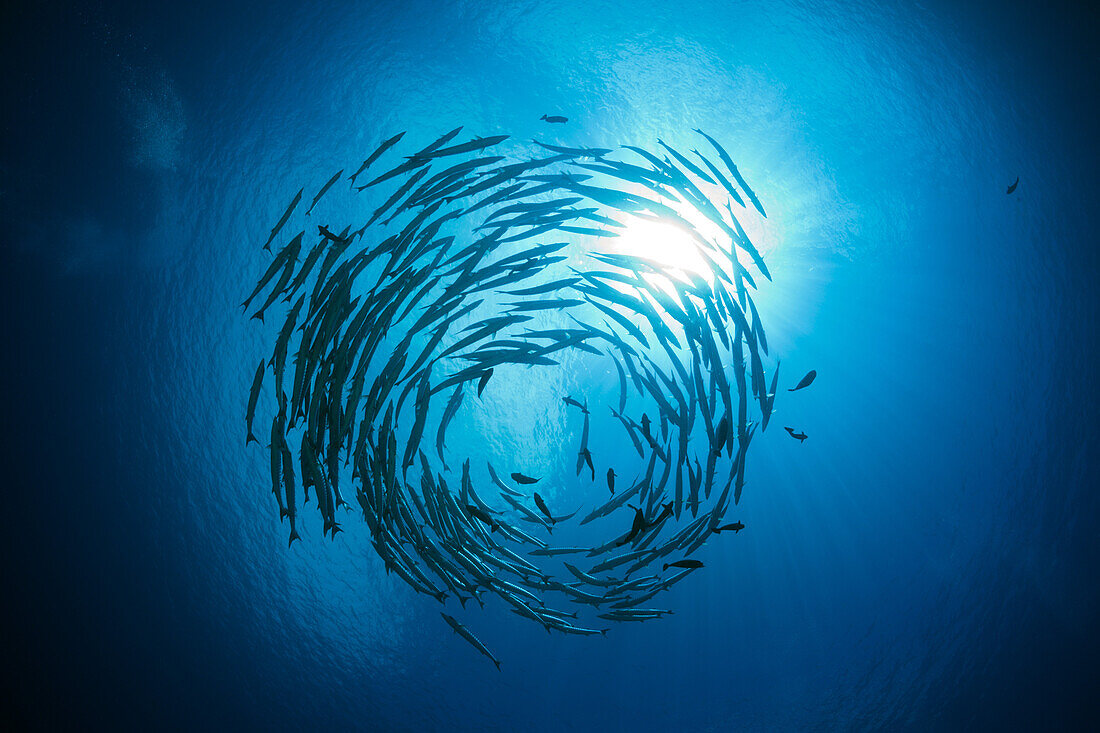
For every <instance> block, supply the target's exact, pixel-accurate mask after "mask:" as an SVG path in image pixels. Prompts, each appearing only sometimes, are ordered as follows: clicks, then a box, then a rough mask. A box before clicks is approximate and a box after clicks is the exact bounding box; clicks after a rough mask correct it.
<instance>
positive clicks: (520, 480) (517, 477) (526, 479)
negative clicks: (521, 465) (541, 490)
mask: <svg viewBox="0 0 1100 733" xmlns="http://www.w3.org/2000/svg"><path fill="white" fill-rule="evenodd" d="M512 480H513V481H515V482H516V483H517V484H537V483H538V482H539V479H537V478H531V477H530V476H524V475H523V474H522V473H518V472H516V473H513V474H512Z"/></svg>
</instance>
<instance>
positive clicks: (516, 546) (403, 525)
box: [243, 118, 812, 668]
mask: <svg viewBox="0 0 1100 733" xmlns="http://www.w3.org/2000/svg"><path fill="white" fill-rule="evenodd" d="M561 119H564V118H561ZM461 131H462V128H458V129H455V130H452V131H450V132H448V133H447V134H445V135H443V136H441V137H440V138H439V139H437V140H435V141H434V142H432V143H431V144H430V145H428V146H426V147H423V148H421V149H419V150H417V151H416V152H413V153H411V154H408V155H405V156H399V155H398V154H397V148H398V145H399V144H400V143H401V141H402V139H403V137H404V133H401V134H398V135H395V136H393V137H390V138H388V139H386V140H385V141H383V142H382V143H381V144H380V145H379V146H378V148H377V149H376V150H374V152H372V153H371V154H370V156H369V157H368V158H366V159H365V160H364V161H363V162H362V164H361V165H359V166H358V169H357V170H356V171H355V173H354V174H352V175H350V176H344V172H345V171H343V170H341V171H339V172H337V173H336V174H334V175H333V176H332V177H331V178H329V179H327V181H326V182H325V183H324V185H323V186H322V187H321V188H320V189H319V192H318V193H317V194H316V196H314V198H313V200H312V202H311V203H310V205H309V209H308V210H307V211H306V212H305V213H304V214H302V213H301V212H300V208H299V204H300V203H301V201H302V197H303V194H304V193H305V189H302V190H300V191H298V193H297V194H296V195H295V196H294V197H293V198H292V200H291V202H290V204H289V205H288V206H287V208H286V209H285V212H284V213H283V215H282V216H281V218H280V219H279V221H278V223H277V224H276V225H275V226H274V227H273V228H272V229H271V231H270V235H269V236H268V238H267V242H266V243H265V244H264V247H263V248H264V250H267V251H269V252H273V255H272V259H271V260H270V262H269V263H268V265H267V266H266V269H265V271H264V273H263V275H262V276H261V277H260V279H259V281H258V282H257V283H256V285H255V287H254V289H253V290H252V291H251V293H250V294H249V295H248V297H247V299H246V300H245V301H244V303H243V305H244V307H245V309H246V312H248V313H249V314H250V315H251V317H252V318H256V319H258V320H260V321H264V322H265V323H268V321H265V317H266V316H267V315H269V314H270V315H275V313H276V312H277V313H278V318H279V319H281V321H279V323H280V324H281V325H278V329H277V331H276V332H273V333H272V339H273V347H272V351H271V354H270V356H268V357H265V358H264V359H262V360H261V361H260V363H259V364H258V366H257V367H256V372H255V376H254V377H253V379H252V387H251V391H250V394H249V398H248V403H247V412H246V422H247V436H246V443H248V442H252V441H256V442H257V443H261V441H260V438H257V436H256V432H255V431H256V430H260V432H261V435H262V436H263V437H269V441H270V442H269V443H268V451H269V457H270V485H271V490H272V493H274V495H275V501H276V503H277V507H278V511H279V516H280V518H281V519H284V520H286V522H287V524H288V525H289V542H290V543H291V544H293V542H294V540H296V539H299V538H300V535H299V532H300V531H301V529H302V525H303V523H304V521H303V516H302V512H303V511H304V510H305V508H306V506H307V504H308V503H310V502H311V501H312V503H313V504H315V506H316V508H317V510H318V511H319V512H320V520H321V521H320V524H321V528H322V533H323V534H327V535H330V536H332V537H335V535H336V534H337V533H338V532H340V531H341V522H346V521H349V520H350V519H353V518H354V519H356V520H358V519H359V518H361V519H362V520H363V521H364V522H365V523H366V524H367V527H368V528H369V532H370V537H371V541H372V543H373V545H374V548H375V550H376V551H377V553H378V555H379V557H380V558H381V559H382V560H383V561H384V563H385V566H386V568H387V570H388V571H389V572H392V573H395V574H396V575H398V576H399V577H401V578H402V579H403V580H404V582H406V583H408V585H409V586H411V587H412V588H414V589H415V590H416V591H418V592H420V593H423V594H425V595H428V596H431V597H432V598H434V599H436V600H437V601H438V602H439V603H441V604H449V603H450V602H451V600H452V599H454V600H455V601H457V602H458V608H455V606H453V605H452V606H451V609H449V610H451V612H452V613H455V612H457V611H459V610H465V609H466V607H467V602H468V601H469V600H471V599H472V600H475V601H476V602H477V603H478V604H479V605H481V606H484V605H485V603H486V602H488V601H489V600H490V599H491V598H495V599H497V601H498V602H501V603H504V604H506V605H507V607H508V608H509V609H510V610H511V611H513V612H514V613H516V614H517V615H519V616H522V617H524V618H526V619H529V620H530V621H532V622H534V623H537V624H539V625H541V626H543V627H544V628H545V629H546V630H547V631H548V632H550V631H556V632H560V633H563V634H572V635H581V636H587V635H596V634H606V633H607V631H608V630H609V628H610V626H611V624H613V623H623V622H639V621H647V620H650V619H658V618H661V617H663V616H665V615H668V614H670V613H672V611H671V610H668V609H663V608H656V607H654V606H653V604H650V603H649V601H650V600H651V599H654V598H656V597H657V596H658V595H659V594H661V593H663V592H665V591H667V590H669V589H670V588H672V587H673V586H674V585H676V584H677V583H679V582H680V581H681V580H683V579H684V578H686V577H687V576H688V575H690V574H691V573H693V572H695V571H696V570H698V569H699V568H701V567H702V562H700V561H699V560H696V559H693V558H692V557H691V556H692V555H693V554H694V553H696V552H697V551H698V550H699V549H700V548H701V547H703V545H704V544H705V543H706V542H707V541H708V540H714V541H716V542H719V541H720V542H734V543H735V542H736V539H735V537H734V536H735V535H737V533H738V532H739V531H740V530H741V529H742V528H743V526H744V525H742V524H741V523H740V521H736V522H732V523H730V522H729V521H728V520H727V521H726V522H724V521H723V520H724V519H725V518H726V515H727V513H728V511H729V510H730V508H731V507H732V506H733V505H736V504H737V503H738V501H739V500H740V498H741V493H742V489H743V488H744V485H745V478H744V477H745V462H746V455H747V451H748V448H749V445H750V443H751V442H752V440H753V436H754V434H755V433H756V430H757V428H759V429H760V430H763V429H765V428H766V427H767V426H768V422H769V419H770V417H771V416H772V413H773V410H774V402H775V395H776V388H777V383H778V376H779V364H778V362H776V363H775V366H774V368H773V369H772V370H771V375H770V380H769V379H768V378H767V377H768V375H767V374H766V372H765V362H766V361H767V360H768V358H769V357H768V343H767V339H766V337H765V333H764V327H763V325H762V323H761V320H760V316H759V314H758V313H757V308H756V305H755V304H754V301H753V294H754V293H755V292H756V289H757V283H756V277H757V276H763V277H764V278H766V279H768V280H770V279H771V274H770V273H769V272H768V268H767V266H766V265H765V263H764V260H763V258H762V257H761V255H760V253H759V252H758V251H757V249H756V247H755V246H754V245H753V244H752V242H750V241H749V238H748V236H747V235H746V234H745V230H744V228H743V227H742V225H741V223H739V221H738V218H737V216H738V215H741V216H745V215H751V216H757V215H759V216H760V217H764V216H766V214H765V212H764V208H763V206H762V205H761V203H760V200H759V199H758V198H757V196H756V194H755V193H754V192H753V191H752V190H751V189H750V188H749V187H748V185H747V184H746V182H745V181H744V179H743V178H742V176H741V174H740V173H739V172H738V170H737V167H736V165H734V163H733V161H732V159H731V157H730V156H729V154H728V153H727V152H726V151H725V150H724V149H723V147H722V146H721V145H720V144H719V143H718V142H717V141H716V140H714V139H713V138H711V137H710V136H708V135H706V134H705V133H703V132H702V131H699V130H696V131H695V133H697V134H698V135H699V141H700V146H699V147H700V148H703V149H704V150H705V151H706V152H705V153H704V152H700V150H698V149H696V150H691V151H690V156H691V157H689V155H687V154H684V153H682V152H680V151H678V150H676V149H674V148H672V147H671V146H669V145H667V144H665V143H664V142H662V141H658V147H657V149H656V152H654V151H651V150H647V149H645V148H641V147H635V146H623V147H622V148H621V149H619V150H611V149H605V148H577V147H563V146H558V145H550V144H544V143H538V142H534V141H532V143H531V145H526V144H517V143H516V141H511V142H509V138H508V137H507V136H505V135H496V136H491V137H474V138H472V139H470V140H468V141H466V142H455V140H456V139H457V138H458V136H459V135H460V134H461ZM712 158H713V160H712ZM386 159H391V160H392V161H393V162H392V163H390V164H388V165H382V161H384V160H386ZM379 169H381V170H382V172H381V173H377V171H378V170H379ZM341 179H344V180H346V181H350V184H351V188H352V189H354V190H355V192H356V193H351V192H350V191H349V193H348V194H347V195H349V196H352V197H354V196H358V195H360V193H361V192H363V191H369V192H370V193H368V194H367V195H368V196H370V197H373V198H371V199H369V200H370V201H371V202H372V206H371V207H369V210H371V213H370V216H369V218H367V220H366V221H365V223H363V222H356V223H349V222H340V224H337V225H333V224H332V223H331V222H329V221H326V222H324V223H318V222H317V221H314V219H313V217H314V216H316V214H315V209H317V208H318V204H319V203H321V200H322V198H323V197H325V196H326V194H328V193H329V191H330V190H331V189H332V188H333V187H334V186H335V185H336V184H337V183H338V182H339V181H340V180H341ZM746 200H747V201H748V204H746ZM734 206H737V207H738V209H739V210H741V211H739V210H735V208H734ZM750 207H751V208H750ZM326 208H327V207H326V206H325V205H322V206H321V207H320V210H321V211H324V210H326ZM353 208H354V207H351V206H347V207H343V210H345V211H348V210H352V209H353ZM687 210H690V211H692V212H694V213H693V215H692V217H688V216H685V215H684V214H683V212H685V211H687ZM296 217H297V218H296ZM305 217H309V218H305ZM698 217H702V219H704V220H706V221H707V222H709V223H710V224H711V225H713V228H711V229H709V230H708V231H710V232H711V234H710V235H705V234H704V233H702V232H701V231H700V229H699V228H698V227H696V226H695V225H694V224H693V223H692V220H694V219H696V218H698ZM299 219H300V220H301V222H302V223H301V226H300V227H299V226H298V225H294V226H291V227H288V226H287V224H288V223H289V222H291V221H299ZM632 220H643V221H650V222H660V223H664V224H669V225H671V226H673V227H675V228H677V229H678V230H680V231H682V232H685V233H686V234H688V235H689V237H690V242H691V245H690V246H692V247H694V248H695V249H696V250H697V251H698V253H699V255H700V256H701V257H702V260H703V261H704V262H705V263H706V264H707V267H708V268H709V270H710V276H709V277H703V276H701V275H700V274H698V273H691V272H687V273H684V272H673V271H671V270H670V268H667V267H663V266H662V265H661V264H659V263H657V262H654V261H652V260H647V259H644V258H641V257H635V256H631V255H629V254H623V253H621V252H615V251H613V249H610V248H607V247H606V246H605V243H606V242H608V241H611V239H612V238H614V237H616V236H618V235H619V234H620V233H621V232H622V231H623V230H624V227H626V226H628V225H629V224H630V222H631V221H632ZM356 224H359V226H358V227H357V228H355V227H356ZM715 231H717V232H720V233H721V234H720V236H714V235H713V232H715ZM287 232H292V233H291V234H289V235H288V234H287ZM277 241H278V242H281V244H280V245H279V246H277V247H275V248H274V249H273V245H274V244H275V243H276V242H277ZM273 325H274V324H273ZM566 351H581V352H584V353H585V354H587V355H589V356H593V357H597V358H600V359H606V360H609V361H610V362H611V363H612V364H613V367H614V371H615V374H616V375H617V380H618V399H617V400H615V401H614V403H613V404H610V405H605V406H601V407H600V409H597V407H596V405H595V404H593V405H589V404H588V400H587V399H586V398H585V396H584V395H576V394H574V395H563V396H562V399H563V400H564V403H565V405H566V409H567V410H568V411H569V414H570V415H571V416H572V417H571V418H570V419H571V420H575V421H576V422H577V423H579V424H580V425H581V432H580V443H579V445H578V446H577V449H576V451H575V453H576V456H577V463H576V466H575V469H576V470H575V473H576V476H577V479H576V481H577V482H578V484H579V483H580V482H586V483H587V484H594V483H596V476H597V467H598V470H599V474H600V476H601V481H600V483H601V484H602V483H603V480H602V477H603V476H606V490H608V491H609V493H607V494H603V497H605V498H606V501H604V500H603V499H601V501H600V502H599V503H598V504H596V505H594V506H590V507H587V511H586V512H583V513H582V512H581V510H580V509H577V510H576V511H574V512H572V513H568V514H566V513H558V512H557V511H556V508H555V507H553V506H551V504H552V499H551V498H550V497H552V496H554V495H555V493H554V492H552V491H548V488H550V487H548V486H547V483H548V481H547V480H543V478H542V477H540V476H530V475H527V474H525V473H524V470H525V467H524V466H523V465H520V462H519V461H518V459H517V458H516V457H515V456H499V457H498V458H496V459H495V462H496V464H497V465H496V466H494V465H493V461H490V462H489V463H488V464H487V465H486V466H484V467H481V466H479V465H474V466H471V461H470V459H469V458H466V459H465V460H462V461H458V460H451V461H450V462H448V458H453V453H452V452H451V451H450V450H449V449H448V447H447V433H448V427H449V426H450V425H451V423H452V422H453V421H454V419H455V417H456V415H458V414H460V412H461V411H463V410H471V409H480V408H479V405H480V404H481V400H482V398H483V395H484V394H485V393H486V392H491V391H492V390H493V380H492V377H493V375H494V373H497V374H500V373H501V370H502V369H531V370H533V372H534V373H537V370H539V369H547V368H555V367H557V366H558V365H559V363H560V362H559V359H560V358H561V356H562V355H563V354H564V353H565V352H566ZM809 379H810V381H812V377H809ZM804 381H805V380H804ZM807 385H808V382H807V383H806V385H802V384H800V385H799V387H803V386H807ZM261 397H264V398H265V399H264V400H261ZM261 405H262V407H261ZM261 415H262V417H261ZM651 415H652V416H653V417H651ZM261 419H262V420H263V423H260V420H261ZM268 420H270V429H269V430H268V429H267V428H266V427H263V428H261V427H260V426H261V424H262V425H264V426H266V423H267V421H268ZM591 423H598V424H599V425H600V426H604V425H606V426H607V427H608V430H610V429H614V430H622V431H624V433H625V437H626V438H628V439H629V441H630V445H632V446H633V449H634V451H635V452H636V458H635V456H634V454H631V455H630V456H629V457H628V459H624V457H623V456H622V455H619V456H615V457H609V456H600V455H598V454H597V453H594V452H593V450H592V449H591V448H590V445H589V438H588V436H589V433H590V429H591V428H590V425H591ZM802 437H803V439H804V437H805V436H802ZM433 438H434V445H433V444H432V442H433V441H432V439H433ZM561 439H562V440H563V441H572V440H575V437H574V436H569V435H563V436H561ZM261 445H262V443H261ZM571 453H572V451H571ZM572 468H573V467H572V466H570V469H572ZM604 469H606V473H604ZM616 469H618V470H616ZM616 479H618V480H616ZM536 489H538V490H537V491H536ZM563 493H566V494H568V491H564V490H563ZM570 508H572V507H570ZM582 508H585V507H582ZM582 525H587V528H588V530H589V531H596V530H599V532H600V534H599V537H601V538H602V540H601V541H596V542H586V543H578V544H573V545H558V544H555V543H554V540H553V538H554V530H555V529H558V530H559V531H558V535H557V536H558V537H562V536H563V535H564V536H580V535H578V534H577V533H579V532H581V529H580V528H581V526H582ZM563 527H565V528H569V527H572V528H575V530H576V532H574V534H573V535H570V534H569V533H570V532H573V531H574V530H573V529H565V530H563V529H560V528H563ZM731 529H732V530H733V532H732V533H729V534H727V535H725V536H722V537H719V535H721V534H722V533H723V532H724V531H727V530H731ZM669 570H672V571H673V572H672V573H669V572H668V571H669ZM442 616H443V619H444V620H445V621H446V622H447V623H448V624H449V625H450V626H451V628H452V629H454V631H455V633H456V634H458V635H460V636H462V637H463V638H464V639H465V640H466V641H467V642H469V644H470V645H471V646H472V647H474V648H475V649H477V650H478V651H479V652H481V653H482V654H484V655H485V656H486V657H488V658H489V659H490V660H492V661H493V663H494V664H496V665H497V667H498V668H499V666H500V660H499V659H497V658H496V657H495V656H494V654H493V652H492V651H490V649H489V648H488V647H487V646H486V645H485V644H484V643H482V641H481V640H480V639H479V638H478V637H477V636H475V635H474V634H473V632H471V631H470V629H469V628H467V626H466V625H464V624H463V623H460V622H459V621H458V620H457V619H455V617H454V616H452V615H449V614H447V613H443V614H442Z"/></svg>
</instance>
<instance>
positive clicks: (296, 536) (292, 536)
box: [286, 529, 302, 547]
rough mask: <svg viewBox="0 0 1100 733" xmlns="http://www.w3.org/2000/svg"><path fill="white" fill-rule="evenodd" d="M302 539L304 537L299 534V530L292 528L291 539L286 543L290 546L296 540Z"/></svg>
mask: <svg viewBox="0 0 1100 733" xmlns="http://www.w3.org/2000/svg"><path fill="white" fill-rule="evenodd" d="M300 539H302V538H301V537H299V536H298V530H296V529H292V530H290V541H289V542H287V543H286V546H287V547H290V546H291V545H293V544H294V540H300Z"/></svg>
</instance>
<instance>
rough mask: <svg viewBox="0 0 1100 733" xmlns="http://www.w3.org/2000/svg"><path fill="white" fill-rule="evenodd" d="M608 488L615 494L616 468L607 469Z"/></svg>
mask: <svg viewBox="0 0 1100 733" xmlns="http://www.w3.org/2000/svg"><path fill="white" fill-rule="evenodd" d="M607 488H609V489H611V495H612V496H614V495H615V469H614V468H609V469H607Z"/></svg>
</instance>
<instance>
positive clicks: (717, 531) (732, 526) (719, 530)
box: [712, 522, 745, 534]
mask: <svg viewBox="0 0 1100 733" xmlns="http://www.w3.org/2000/svg"><path fill="white" fill-rule="evenodd" d="M744 528H745V525H743V524H741V523H740V522H734V523H733V524H723V525H722V526H721V527H715V528H714V529H713V530H712V531H713V532H714V534H721V533H722V532H725V531H726V530H728V529H732V530H733V533H734V534H737V533H738V532H740V531H741V530H743V529H744Z"/></svg>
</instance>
